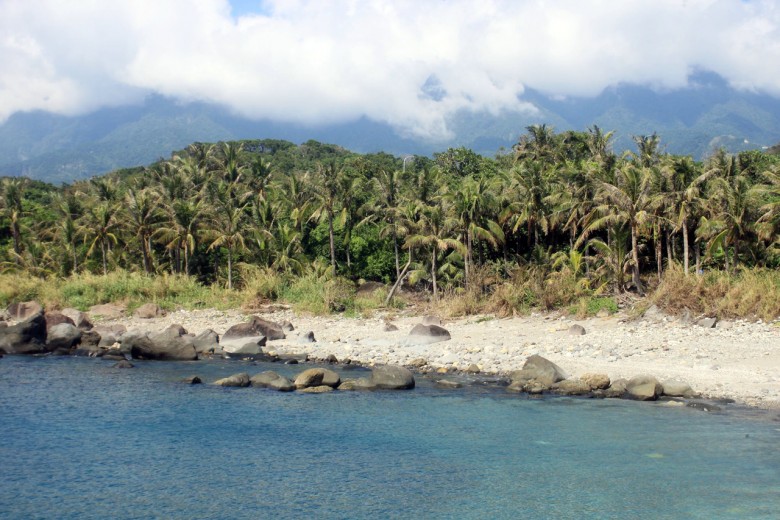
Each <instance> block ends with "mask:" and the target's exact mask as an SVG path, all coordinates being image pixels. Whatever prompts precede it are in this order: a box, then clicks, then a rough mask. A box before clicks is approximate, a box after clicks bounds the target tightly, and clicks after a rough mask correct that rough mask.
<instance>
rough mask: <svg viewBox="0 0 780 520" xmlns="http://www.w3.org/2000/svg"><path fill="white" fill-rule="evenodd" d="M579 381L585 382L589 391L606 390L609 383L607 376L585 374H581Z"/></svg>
mask: <svg viewBox="0 0 780 520" xmlns="http://www.w3.org/2000/svg"><path fill="white" fill-rule="evenodd" d="M580 379H582V380H583V381H585V383H587V385H588V386H589V387H590V389H591V390H606V389H607V388H609V383H610V381H609V376H608V375H607V374H593V373H587V374H582V376H581V377H580Z"/></svg>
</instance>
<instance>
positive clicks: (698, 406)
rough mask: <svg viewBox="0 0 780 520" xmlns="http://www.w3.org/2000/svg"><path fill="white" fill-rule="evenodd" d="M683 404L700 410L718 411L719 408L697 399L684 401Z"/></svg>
mask: <svg viewBox="0 0 780 520" xmlns="http://www.w3.org/2000/svg"><path fill="white" fill-rule="evenodd" d="M685 406H687V407H688V408H693V409H694V410H701V411H702V412H719V411H720V410H721V408H720V406H716V405H714V404H712V403H705V402H699V401H693V402H690V403H685Z"/></svg>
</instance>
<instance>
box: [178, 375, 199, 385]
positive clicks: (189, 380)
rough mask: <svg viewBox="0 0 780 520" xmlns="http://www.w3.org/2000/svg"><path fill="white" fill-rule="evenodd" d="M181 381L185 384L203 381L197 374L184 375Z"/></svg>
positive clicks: (197, 383) (196, 383)
mask: <svg viewBox="0 0 780 520" xmlns="http://www.w3.org/2000/svg"><path fill="white" fill-rule="evenodd" d="M181 382H182V383H184V384H187V385H199V384H201V383H203V381H202V380H201V378H199V377H198V376H189V377H185V378H184V379H182V380H181Z"/></svg>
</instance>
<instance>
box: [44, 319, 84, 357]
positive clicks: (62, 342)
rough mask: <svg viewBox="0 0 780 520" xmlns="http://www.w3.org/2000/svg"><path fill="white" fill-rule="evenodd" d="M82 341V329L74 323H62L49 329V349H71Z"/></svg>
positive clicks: (47, 342)
mask: <svg viewBox="0 0 780 520" xmlns="http://www.w3.org/2000/svg"><path fill="white" fill-rule="evenodd" d="M80 341H81V331H80V330H79V329H77V328H76V326H75V325H73V323H72V322H71V323H60V324H59V325H54V326H53V327H51V328H50V329H49V332H48V333H47V335H46V347H47V348H48V349H49V350H56V349H70V348H73V347H75V346H76V345H77V344H78V343H79V342H80Z"/></svg>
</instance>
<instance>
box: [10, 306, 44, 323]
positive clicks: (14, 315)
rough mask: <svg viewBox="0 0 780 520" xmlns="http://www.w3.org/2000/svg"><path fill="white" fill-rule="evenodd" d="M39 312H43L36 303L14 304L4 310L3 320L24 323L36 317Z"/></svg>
mask: <svg viewBox="0 0 780 520" xmlns="http://www.w3.org/2000/svg"><path fill="white" fill-rule="evenodd" d="M39 312H43V307H41V304H40V303H38V302H36V301H29V302H15V303H12V304H11V305H9V306H8V308H6V310H5V318H6V319H7V320H9V321H24V320H27V319H29V318H32V317H33V316H35V315H37V314H38V313H39Z"/></svg>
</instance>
